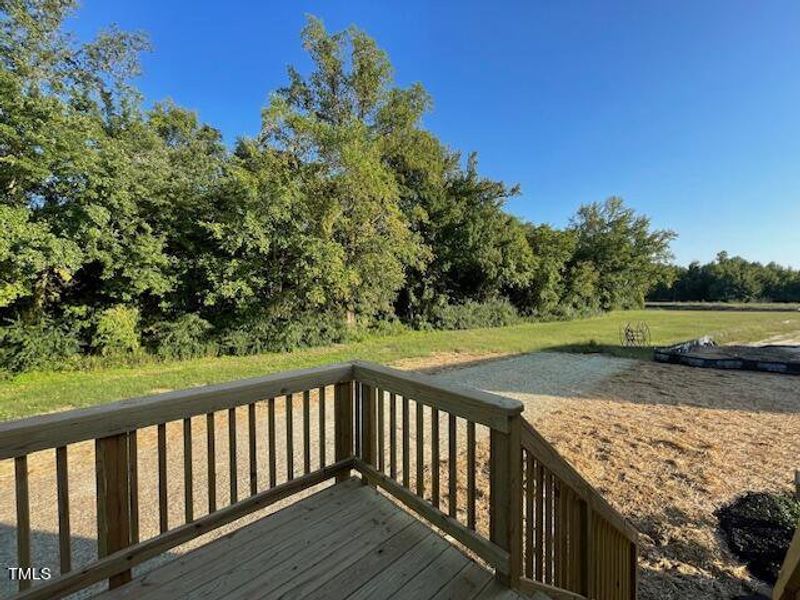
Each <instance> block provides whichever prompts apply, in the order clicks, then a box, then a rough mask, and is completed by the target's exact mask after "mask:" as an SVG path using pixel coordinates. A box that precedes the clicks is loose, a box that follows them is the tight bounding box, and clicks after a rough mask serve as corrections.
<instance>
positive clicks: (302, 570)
mask: <svg viewBox="0 0 800 600" xmlns="http://www.w3.org/2000/svg"><path fill="white" fill-rule="evenodd" d="M97 598H100V599H102V600H119V599H122V598H136V599H138V598H142V599H147V600H156V599H164V600H167V599H169V600H173V599H178V598H192V599H197V600H202V599H204V600H210V599H221V598H231V599H234V598H235V599H241V598H253V599H255V598H316V599H323V598H324V599H335V598H352V599H370V598H396V599H402V598H408V599H414V600H423V599H425V598H436V599H444V598H454V599H459V600H462V599H463V600H467V599H471V598H474V599H482V600H483V599H489V598H492V599H494V598H503V599H508V600H512V599H517V598H522V596H520V595H518V594H517V593H516V592H514V591H511V590H509V589H508V588H506V587H503V586H501V585H500V584H498V583H496V582H495V580H494V577H493V575H492V573H491V572H490V571H489V570H487V569H486V568H484V567H483V566H481V565H479V564H478V563H476V562H474V561H473V560H471V559H470V558H468V557H467V556H465V555H464V554H463V553H461V552H460V551H459V550H458V549H457V548H456V547H454V546H453V545H452V544H451V543H449V542H448V541H447V540H445V539H444V538H443V537H441V536H440V535H439V534H437V533H435V532H434V531H433V530H432V529H431V528H430V527H429V526H428V525H427V524H425V523H423V522H422V521H420V520H419V519H417V518H416V517H413V516H412V515H410V514H409V513H408V512H406V511H405V510H403V509H402V508H400V507H398V506H397V505H396V504H394V503H393V502H391V501H390V500H388V499H387V498H386V497H385V496H383V495H382V494H380V493H379V492H377V491H376V490H375V489H374V488H372V487H369V486H366V485H363V484H362V483H361V481H360V480H359V479H351V480H348V481H345V482H343V483H339V484H337V485H335V486H332V487H330V488H327V489H325V490H323V491H321V492H318V493H316V494H314V495H313V496H310V497H308V498H306V499H304V500H302V501H300V502H297V503H295V504H293V505H291V506H289V507H287V508H285V509H283V510H280V511H278V512H276V513H274V514H272V515H269V516H267V517H264V518H263V519H261V520H259V521H256V522H255V523H252V524H250V525H248V526H245V527H243V528H240V529H238V530H236V531H234V532H232V533H230V534H228V535H226V536H224V537H222V538H220V539H217V540H215V541H213V542H211V543H209V544H207V545H205V546H203V547H201V548H198V549H197V550H194V551H192V552H189V553H187V554H185V555H184V556H182V557H180V558H177V559H175V560H173V561H171V562H170V563H167V564H165V565H163V566H161V567H159V568H157V569H156V570H154V571H151V572H150V573H147V574H145V575H143V576H140V577H138V578H134V579H133V581H131V582H130V583H128V584H126V585H124V586H122V587H119V588H116V589H114V590H112V591H109V592H105V593H103V594H100V595H98V596H97Z"/></svg>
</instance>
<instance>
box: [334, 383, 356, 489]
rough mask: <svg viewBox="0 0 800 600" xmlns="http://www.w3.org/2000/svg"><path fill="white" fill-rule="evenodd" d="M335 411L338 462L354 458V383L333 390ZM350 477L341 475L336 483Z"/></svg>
mask: <svg viewBox="0 0 800 600" xmlns="http://www.w3.org/2000/svg"><path fill="white" fill-rule="evenodd" d="M333 402H334V406H333V410H334V430H335V431H334V435H335V439H334V459H335V460H336V461H337V462H338V461H342V460H346V459H348V458H352V456H353V383H352V382H350V381H348V382H346V383H339V384H337V385H336V386H335V387H334V390H333ZM349 476H350V474H349V473H340V474H339V476H338V477H337V479H336V481H338V482H341V481H344V480H346V479H347V478H348V477H349Z"/></svg>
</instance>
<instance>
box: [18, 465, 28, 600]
mask: <svg viewBox="0 0 800 600" xmlns="http://www.w3.org/2000/svg"><path fill="white" fill-rule="evenodd" d="M14 477H15V481H16V487H17V498H16V499H17V565H16V566H18V567H19V568H21V569H28V568H29V567H30V566H31V514H30V499H29V497H28V457H27V456H17V457H16V458H15V459H14ZM18 585H19V590H20V591H22V590H26V589H28V588H29V587H31V581H30V579H23V578H20V580H19V584H18Z"/></svg>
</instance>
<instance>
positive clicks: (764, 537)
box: [716, 492, 800, 585]
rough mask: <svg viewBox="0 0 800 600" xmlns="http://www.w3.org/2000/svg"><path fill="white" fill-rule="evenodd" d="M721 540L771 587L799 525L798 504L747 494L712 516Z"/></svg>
mask: <svg viewBox="0 0 800 600" xmlns="http://www.w3.org/2000/svg"><path fill="white" fill-rule="evenodd" d="M716 515H717V517H718V518H719V527H720V530H721V531H722V536H723V538H724V539H725V541H726V542H727V543H728V546H729V547H730V549H731V550H732V551H733V553H734V554H735V555H736V556H737V557H738V558H739V559H740V560H741V561H742V562H744V563H745V564H747V567H748V568H749V569H750V572H751V573H752V574H753V575H754V576H755V577H758V578H759V579H761V580H762V581H765V582H767V583H769V584H770V585H773V584H774V583H775V581H776V580H777V579H778V572H779V571H780V568H781V564H782V563H783V559H784V557H785V556H786V552H787V551H788V550H789V544H790V543H791V541H792V536H793V535H794V530H795V527H796V526H797V523H798V521H800V501H797V500H795V499H793V498H791V497H790V496H780V495H777V494H767V493H764V492H751V493H748V494H745V495H744V496H740V497H739V498H737V499H736V500H734V501H733V502H731V503H730V504H729V505H727V506H724V507H722V508H721V509H719V510H718V511H717V512H716Z"/></svg>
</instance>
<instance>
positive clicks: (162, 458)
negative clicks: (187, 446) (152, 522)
mask: <svg viewBox="0 0 800 600" xmlns="http://www.w3.org/2000/svg"><path fill="white" fill-rule="evenodd" d="M157 429H158V528H159V531H160V532H161V533H164V532H165V531H166V530H167V529H169V499H168V497H167V490H168V483H167V426H166V424H164V423H160V424H159V425H158V427H157Z"/></svg>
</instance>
